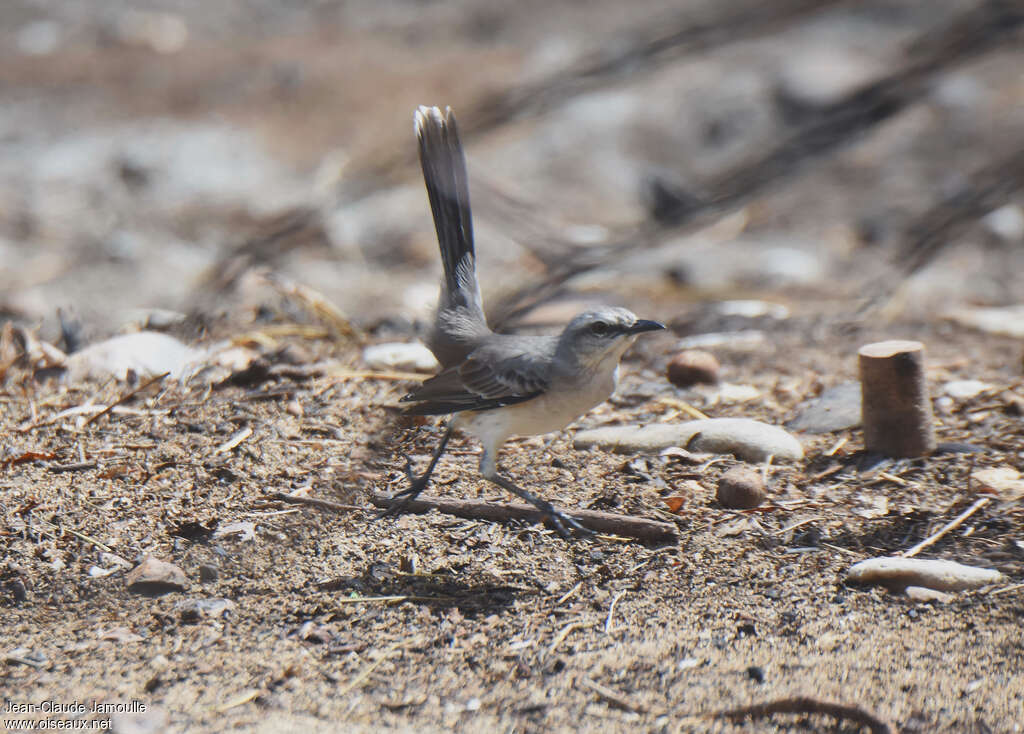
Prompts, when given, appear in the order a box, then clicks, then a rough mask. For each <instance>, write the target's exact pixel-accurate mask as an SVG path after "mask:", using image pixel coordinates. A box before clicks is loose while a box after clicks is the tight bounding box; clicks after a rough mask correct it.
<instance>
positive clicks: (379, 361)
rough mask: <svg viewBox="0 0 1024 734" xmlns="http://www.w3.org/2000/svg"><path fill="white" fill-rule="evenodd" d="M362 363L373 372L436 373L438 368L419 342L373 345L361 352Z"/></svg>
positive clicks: (435, 361) (431, 356)
mask: <svg viewBox="0 0 1024 734" xmlns="http://www.w3.org/2000/svg"><path fill="white" fill-rule="evenodd" d="M363 362H365V363H366V366H367V367H369V368H370V369H373V370H400V371H406V372H436V371H437V369H438V367H439V366H440V365H438V363H437V359H435V358H434V355H433V354H432V353H431V351H430V350H429V349H427V348H426V347H425V346H424V345H423V344H420V343H419V342H415V343H412V344H405V343H402V342H388V343H386V344H373V345H371V346H368V347H366V349H364V350H363Z"/></svg>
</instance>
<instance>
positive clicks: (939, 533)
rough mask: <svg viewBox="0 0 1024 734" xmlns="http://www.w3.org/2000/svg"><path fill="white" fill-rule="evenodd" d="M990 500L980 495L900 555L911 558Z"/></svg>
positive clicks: (954, 528) (959, 524) (956, 526)
mask: <svg viewBox="0 0 1024 734" xmlns="http://www.w3.org/2000/svg"><path fill="white" fill-rule="evenodd" d="M991 501H992V498H991V497H982V498H981V499H979V500H977V501H976V502H975V503H974V504H973V505H971V506H970V507H968V508H967V509H966V510H964V511H963V512H961V513H960V514H959V515H957V516H956V517H955V518H953V519H952V520H950V521H949V522H948V523H946V524H945V525H943V526H942V527H941V528H939V530H938V531H937V532H935V533H932V534H931V535H929V536H928V537H927V538H925V539H924V540H922V541H921V542H920V543H918V544H917V545H915V546H914V547H913V548H910V549H909V550H906V551H904V552H903V553H901V554H900V555H902V556H903V557H904V558H913V557H914V556H916V555H917V554H918V553H920V552H921V551H923V550H924V549H925V548H927V547H928V546H930V545H934V544H935V543H936V542H937V541H938V540H939V539H940V538H941V537H942V536H944V535H946V534H947V533H950V532H952V531H953V530H956V529H957V528H958V527H960V526H961V525H963V523H964V521H965V520H966V519H967V518H969V517H970V516H971V515H973V514H974V513H975V512H977V511H978V510H980V509H981V508H982V507H984V506H985V505H987V504H988V503H989V502H991Z"/></svg>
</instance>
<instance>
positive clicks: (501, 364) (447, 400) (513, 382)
mask: <svg viewBox="0 0 1024 734" xmlns="http://www.w3.org/2000/svg"><path fill="white" fill-rule="evenodd" d="M546 372H547V370H546V368H545V363H544V361H543V360H538V359H537V358H535V357H534V358H531V357H529V356H526V355H517V356H514V357H507V358H505V359H487V358H486V355H480V356H475V355H470V356H469V357H468V358H466V359H465V360H464V361H463V362H462V363H461V364H459V365H457V366H455V367H449V368H448V369H446V370H444V371H442V372H441V373H440V374H438V375H436V376H435V377H431V378H430V379H429V380H427V381H426V382H424V383H423V384H422V385H420V386H419V387H417V388H416V389H415V390H413V391H412V392H411V393H409V394H408V395H406V396H405V397H404V398H402V402H416V403H418V405H413V406H410V407H409V408H407V409H406V412H407V413H410V414H412V415H444V414H447V413H458V412H460V411H464V410H490V409H493V408H500V407H502V406H505V405H513V404H515V403H522V402H525V401H527V400H532V399H533V398H535V397H537V396H538V395H541V394H543V393H544V392H545V391H546V390H547V389H548V379H547V377H546Z"/></svg>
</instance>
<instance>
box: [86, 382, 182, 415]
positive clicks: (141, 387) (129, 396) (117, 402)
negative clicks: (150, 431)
mask: <svg viewBox="0 0 1024 734" xmlns="http://www.w3.org/2000/svg"><path fill="white" fill-rule="evenodd" d="M169 374H171V373H170V372H164V373H163V374H159V375H157V376H156V377H151V378H149V379H148V380H146V381H145V382H143V383H140V384H139V386H138V387H136V388H135V389H134V390H129V391H128V392H126V393H125V394H124V395H122V396H121V397H119V398H118V399H117V400H115V401H114V402H112V403H111V404H110V405H108V406H107V407H106V408H104V409H103V410H101V411H100V412H99V413H97V414H96V415H94V416H93V417H92V418H90V419H89V420H87V421H86V422H85V424H84V425H83V428H84V427H85V426H88V425H89V424H91V423H95V422H96V421H98V420H99V419H100V418H102V417H103V416H105V415H106V414H107V413H109V412H110V411H112V410H113V409H114V408H116V407H117V406H118V405H121V403H124V402H127V401H129V400H131V399H132V398H133V397H135V396H136V395H138V394H139V393H140V392H142V391H143V390H145V389H146V388H147V387H149V386H150V385H152V384H153V383H154V382H159V381H160V380H162V379H164V378H165V377H167V375H169Z"/></svg>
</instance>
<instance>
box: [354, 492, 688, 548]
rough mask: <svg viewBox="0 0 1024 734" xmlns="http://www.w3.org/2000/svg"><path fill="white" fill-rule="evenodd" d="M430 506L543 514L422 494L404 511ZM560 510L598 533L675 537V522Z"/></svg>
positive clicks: (476, 514) (473, 512)
mask: <svg viewBox="0 0 1024 734" xmlns="http://www.w3.org/2000/svg"><path fill="white" fill-rule="evenodd" d="M370 502H372V503H373V504H374V506H376V507H380V508H381V509H388V508H389V507H391V505H392V504H393V502H394V501H393V500H392V499H391V498H390V497H388V496H387V495H386V494H380V493H378V492H372V493H371V494H370ZM430 510H437V511H438V512H444V513H446V514H448V515H455V516H456V517H462V518H465V519H467V520H487V521H489V522H508V521H509V520H525V521H528V522H540V521H541V520H543V519H544V514H543V513H542V512H540V511H539V510H538V509H537V508H536V507H534V506H533V505H527V504H520V503H516V504H507V503H502V502H487V501H485V500H467V499H452V498H446V497H427V496H423V495H421V496H420V497H419V498H418V499H415V500H413V501H412V502H410V503H409V507H408V510H407V511H408V512H416V513H418V512H429V511H430ZM562 511H563V512H564V513H565V514H566V515H568V516H569V517H571V518H572V519H574V520H575V521H576V522H578V523H579V524H580V525H582V526H583V527H585V528H589V529H590V530H593V531H595V532H598V533H605V534H608V535H621V536H623V537H627V538H636V539H637V540H640V541H643V542H645V543H670V542H675V541H676V539H677V538H678V532H677V530H676V528H675V526H674V525H670V524H669V523H667V522H659V521H657V520H646V519H644V518H642V517H633V516H631V515H618V514H615V513H611V512H600V511H598V510H565V509H563V510H562Z"/></svg>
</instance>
